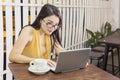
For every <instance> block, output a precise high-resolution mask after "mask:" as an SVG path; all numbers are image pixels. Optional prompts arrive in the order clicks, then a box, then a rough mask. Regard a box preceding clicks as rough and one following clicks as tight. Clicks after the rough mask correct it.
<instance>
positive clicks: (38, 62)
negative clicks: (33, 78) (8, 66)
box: [30, 59, 47, 70]
mask: <svg viewBox="0 0 120 80" xmlns="http://www.w3.org/2000/svg"><path fill="white" fill-rule="evenodd" d="M46 66H47V60H45V59H35V60H33V61H31V62H30V67H34V68H35V69H36V70H44V69H45V67H46Z"/></svg>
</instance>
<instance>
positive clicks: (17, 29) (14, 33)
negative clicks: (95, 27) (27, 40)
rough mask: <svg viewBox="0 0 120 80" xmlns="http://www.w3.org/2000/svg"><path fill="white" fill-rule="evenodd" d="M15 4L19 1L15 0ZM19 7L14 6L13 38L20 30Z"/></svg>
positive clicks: (16, 36)
mask: <svg viewBox="0 0 120 80" xmlns="http://www.w3.org/2000/svg"><path fill="white" fill-rule="evenodd" d="M15 3H16V4H19V3H20V1H18V0H15ZM20 15H21V8H20V6H15V31H14V32H13V36H15V40H16V39H17V38H18V36H19V32H20V30H21V27H22V26H21V16H20Z"/></svg>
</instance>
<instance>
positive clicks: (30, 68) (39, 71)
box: [28, 66, 50, 75]
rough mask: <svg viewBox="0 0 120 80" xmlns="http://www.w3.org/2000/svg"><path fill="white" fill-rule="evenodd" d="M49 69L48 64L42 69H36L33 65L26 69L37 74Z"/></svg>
mask: <svg viewBox="0 0 120 80" xmlns="http://www.w3.org/2000/svg"><path fill="white" fill-rule="evenodd" d="M49 70H50V67H49V66H46V67H45V68H44V69H43V70H36V69H35V67H31V66H30V67H29V68H28V71H30V72H32V73H34V74H37V75H43V74H45V73H47V72H48V71H49Z"/></svg>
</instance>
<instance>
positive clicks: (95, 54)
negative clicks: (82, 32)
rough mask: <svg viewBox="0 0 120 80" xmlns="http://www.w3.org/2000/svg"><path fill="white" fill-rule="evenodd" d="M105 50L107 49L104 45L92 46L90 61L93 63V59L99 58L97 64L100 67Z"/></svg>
mask: <svg viewBox="0 0 120 80" xmlns="http://www.w3.org/2000/svg"><path fill="white" fill-rule="evenodd" d="M104 51H105V47H103V46H97V47H94V48H92V50H91V54H90V63H92V62H93V60H97V66H98V67H99V65H100V61H102V60H103V57H104Z"/></svg>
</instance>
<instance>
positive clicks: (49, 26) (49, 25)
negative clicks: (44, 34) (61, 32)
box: [43, 19, 58, 29]
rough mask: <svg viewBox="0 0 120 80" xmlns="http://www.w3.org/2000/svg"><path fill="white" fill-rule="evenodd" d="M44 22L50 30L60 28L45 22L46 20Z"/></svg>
mask: <svg viewBox="0 0 120 80" xmlns="http://www.w3.org/2000/svg"><path fill="white" fill-rule="evenodd" d="M43 22H44V23H45V24H46V25H47V27H48V28H54V29H57V28H58V24H55V25H53V24H52V23H51V22H49V21H45V20H44V19H43Z"/></svg>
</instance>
